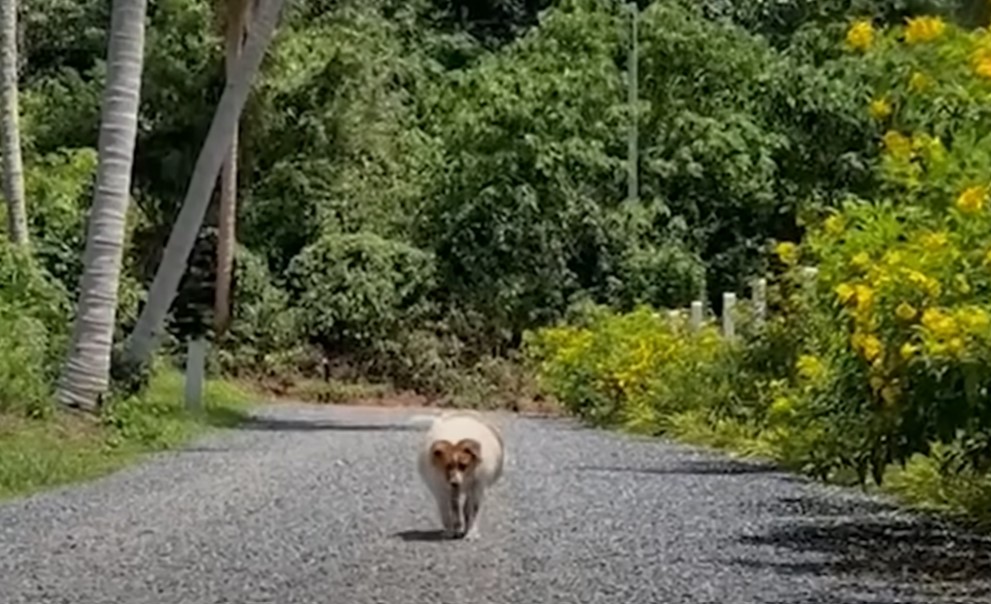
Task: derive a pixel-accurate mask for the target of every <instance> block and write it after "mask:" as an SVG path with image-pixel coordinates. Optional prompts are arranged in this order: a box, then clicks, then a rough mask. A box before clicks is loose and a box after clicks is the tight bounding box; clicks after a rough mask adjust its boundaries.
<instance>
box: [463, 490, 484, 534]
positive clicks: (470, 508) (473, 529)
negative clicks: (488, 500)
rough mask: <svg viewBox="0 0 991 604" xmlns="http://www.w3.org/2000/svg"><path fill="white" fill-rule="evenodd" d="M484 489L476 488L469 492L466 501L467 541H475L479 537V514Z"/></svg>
mask: <svg viewBox="0 0 991 604" xmlns="http://www.w3.org/2000/svg"><path fill="white" fill-rule="evenodd" d="M482 499H483V496H482V489H480V488H478V487H474V488H472V489H471V490H469V491H468V496H467V498H466V500H465V539H468V540H469V541H473V540H475V539H478V537H479V529H478V514H479V511H480V510H481V508H482Z"/></svg>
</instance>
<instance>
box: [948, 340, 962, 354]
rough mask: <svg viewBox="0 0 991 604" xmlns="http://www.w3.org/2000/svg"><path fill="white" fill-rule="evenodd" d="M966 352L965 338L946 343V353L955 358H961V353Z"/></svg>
mask: <svg viewBox="0 0 991 604" xmlns="http://www.w3.org/2000/svg"><path fill="white" fill-rule="evenodd" d="M963 350H964V341H963V338H950V341H949V342H947V343H946V351H947V352H948V353H950V354H951V355H953V356H960V353H961V352H963Z"/></svg>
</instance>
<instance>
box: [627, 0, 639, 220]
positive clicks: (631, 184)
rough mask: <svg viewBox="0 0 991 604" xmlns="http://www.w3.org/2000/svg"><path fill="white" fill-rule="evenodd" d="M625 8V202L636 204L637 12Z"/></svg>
mask: <svg viewBox="0 0 991 604" xmlns="http://www.w3.org/2000/svg"><path fill="white" fill-rule="evenodd" d="M627 6H628V7H629V9H630V17H631V35H630V58H629V61H628V62H627V63H628V64H627V68H626V80H627V89H628V93H629V99H628V101H627V102H628V104H629V105H630V137H629V151H628V153H629V157H628V160H629V174H628V180H627V186H628V188H627V192H626V197H627V201H630V202H636V201H637V200H638V199H639V198H640V191H639V183H638V182H637V155H638V153H639V150H638V140H637V135H638V132H637V121H638V111H637V99H638V97H639V94H638V92H637V84H638V81H637V79H638V77H639V76H638V73H637V18H638V16H639V15H638V13H639V11H638V9H637V5H636V3H635V2H631V3H629V4H627Z"/></svg>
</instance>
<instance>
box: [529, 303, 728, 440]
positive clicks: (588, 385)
mask: <svg viewBox="0 0 991 604" xmlns="http://www.w3.org/2000/svg"><path fill="white" fill-rule="evenodd" d="M526 348H527V352H528V356H529V358H530V359H531V361H532V362H533V363H534V364H535V366H536V369H537V371H536V373H537V375H538V377H539V379H540V381H541V386H542V388H543V389H544V390H547V391H550V392H553V393H554V394H555V396H557V398H558V399H560V400H561V402H562V403H563V404H565V405H566V406H567V407H568V408H569V409H570V410H571V411H572V412H574V413H577V414H578V415H580V416H582V417H584V418H586V419H588V420H590V421H593V422H595V423H622V424H625V425H627V426H628V427H631V428H634V429H639V430H641V431H652V430H657V429H658V427H659V425H660V424H662V423H663V418H664V417H666V416H668V415H670V414H671V413H673V412H675V411H678V410H681V409H684V408H686V406H688V405H690V404H691V398H690V397H691V396H692V393H691V390H692V389H693V388H695V383H694V379H693V378H694V377H696V376H697V374H698V372H699V371H701V370H704V368H706V367H708V366H709V365H711V364H712V363H713V361H714V360H715V359H716V357H717V356H718V355H719V354H720V353H721V351H722V350H723V349H724V348H725V343H724V342H723V340H722V338H721V337H720V336H719V333H718V330H717V329H716V328H715V327H714V326H711V325H707V326H705V327H704V328H703V329H702V330H701V331H700V332H699V333H697V334H696V333H689V330H688V329H687V326H686V325H684V324H683V323H677V322H672V320H671V319H670V318H669V317H667V316H666V315H662V314H658V313H656V312H654V311H653V310H651V309H649V308H646V307H641V308H638V309H636V310H635V311H633V312H631V313H627V314H615V313H611V312H609V313H602V314H599V315H598V316H596V317H595V318H593V319H592V320H591V321H589V322H588V324H586V325H582V326H572V325H568V326H558V327H551V328H545V329H542V330H539V331H537V332H534V333H528V334H527V341H526Z"/></svg>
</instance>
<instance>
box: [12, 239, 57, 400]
mask: <svg viewBox="0 0 991 604" xmlns="http://www.w3.org/2000/svg"><path fill="white" fill-rule="evenodd" d="M68 307H69V303H68V299H67V297H66V295H65V292H64V291H63V290H62V289H61V288H59V287H58V286H57V285H55V283H54V281H53V280H52V279H50V278H49V277H48V276H47V275H46V273H45V272H44V270H43V269H41V268H40V267H39V266H38V265H37V263H36V262H35V261H34V259H33V258H32V256H31V254H30V252H29V251H27V250H23V249H19V248H16V247H14V246H12V245H11V244H10V243H9V242H8V241H7V240H6V239H3V240H0V411H4V410H17V411H25V412H28V413H31V414H34V415H37V414H39V413H42V412H44V411H45V409H46V408H47V404H48V395H49V384H50V383H51V381H52V380H53V378H54V376H55V373H56V371H57V363H58V361H59V359H60V358H61V354H62V352H63V346H64V344H65V341H66V337H67V335H68V321H69V311H68Z"/></svg>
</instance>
